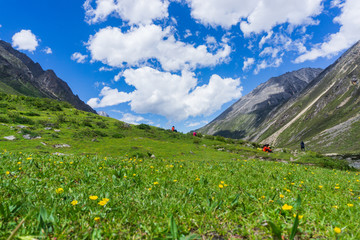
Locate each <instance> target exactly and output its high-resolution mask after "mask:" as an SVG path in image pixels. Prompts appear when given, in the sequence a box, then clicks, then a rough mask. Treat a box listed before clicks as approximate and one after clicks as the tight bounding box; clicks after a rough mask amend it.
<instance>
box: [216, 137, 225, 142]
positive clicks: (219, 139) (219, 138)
mask: <svg viewBox="0 0 360 240" xmlns="http://www.w3.org/2000/svg"><path fill="white" fill-rule="evenodd" d="M215 140H216V141H219V142H226V140H225V138H224V137H223V136H215Z"/></svg>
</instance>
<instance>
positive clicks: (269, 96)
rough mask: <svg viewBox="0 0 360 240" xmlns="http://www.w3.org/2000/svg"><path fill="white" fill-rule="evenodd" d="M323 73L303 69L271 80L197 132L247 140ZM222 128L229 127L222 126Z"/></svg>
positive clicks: (311, 69)
mask: <svg viewBox="0 0 360 240" xmlns="http://www.w3.org/2000/svg"><path fill="white" fill-rule="evenodd" d="M321 71H322V69H319V68H302V69H299V70H297V71H293V72H287V73H285V74H282V75H280V76H278V77H272V78H270V79H269V80H268V81H266V82H264V83H262V84H260V85H259V86H258V87H256V88H255V89H254V90H253V91H251V92H250V93H249V94H247V95H245V96H243V97H241V98H240V99H239V100H238V101H237V102H235V103H234V104H233V105H232V106H230V107H229V108H228V109H226V110H225V111H224V112H223V113H222V114H220V115H219V116H218V117H217V118H215V119H214V120H213V121H211V122H210V123H209V124H207V125H206V126H205V127H203V128H201V129H199V130H198V131H199V132H201V133H205V134H212V135H221V136H224V137H233V138H245V137H246V136H247V135H248V134H249V133H250V132H252V131H254V130H255V128H256V127H257V126H259V125H260V124H261V122H262V121H263V120H264V119H265V118H266V116H267V115H268V114H269V113H270V112H271V111H272V110H273V109H274V108H276V107H277V106H279V105H280V104H282V103H284V102H286V101H287V100H288V99H289V98H291V96H293V95H294V94H298V93H299V92H300V91H301V90H302V89H303V88H304V87H306V86H307V85H308V84H309V82H311V81H312V80H313V79H314V78H315V77H316V76H317V75H318V74H319V73H320V72H321ZM223 124H226V126H225V127H224V126H221V125H223Z"/></svg>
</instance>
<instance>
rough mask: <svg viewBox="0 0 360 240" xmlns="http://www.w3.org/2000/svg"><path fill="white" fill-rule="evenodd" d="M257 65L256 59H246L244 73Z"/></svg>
mask: <svg viewBox="0 0 360 240" xmlns="http://www.w3.org/2000/svg"><path fill="white" fill-rule="evenodd" d="M254 63H255V58H246V59H245V61H244V66H243V68H242V70H243V71H246V70H248V69H250V67H251V66H252V65H253V64H254Z"/></svg>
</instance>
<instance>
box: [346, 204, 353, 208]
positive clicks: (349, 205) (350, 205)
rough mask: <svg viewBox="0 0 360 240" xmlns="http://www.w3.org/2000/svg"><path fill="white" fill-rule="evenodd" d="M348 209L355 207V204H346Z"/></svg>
mask: <svg viewBox="0 0 360 240" xmlns="http://www.w3.org/2000/svg"><path fill="white" fill-rule="evenodd" d="M346 205H347V206H348V207H353V206H354V204H352V203H348V204H346Z"/></svg>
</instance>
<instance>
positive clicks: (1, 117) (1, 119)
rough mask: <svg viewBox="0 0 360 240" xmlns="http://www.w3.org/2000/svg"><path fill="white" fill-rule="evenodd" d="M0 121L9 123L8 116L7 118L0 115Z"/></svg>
mask: <svg viewBox="0 0 360 240" xmlns="http://www.w3.org/2000/svg"><path fill="white" fill-rule="evenodd" d="M0 122H2V123H9V122H10V120H9V118H7V117H5V116H0Z"/></svg>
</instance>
